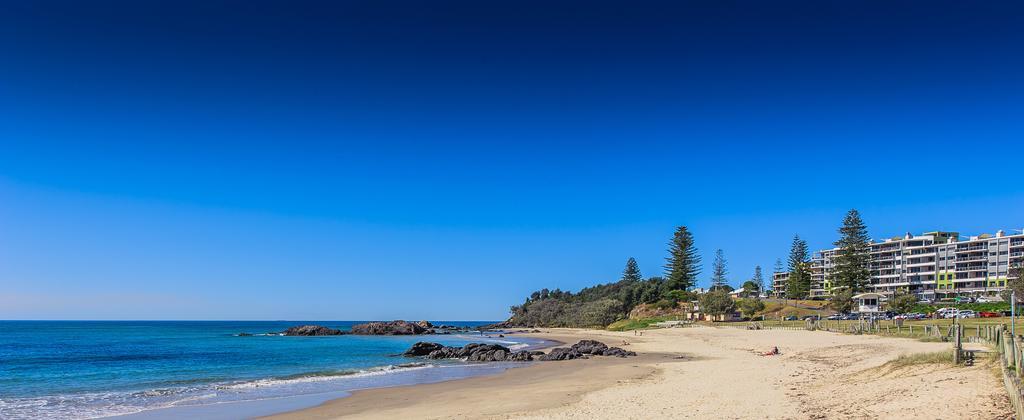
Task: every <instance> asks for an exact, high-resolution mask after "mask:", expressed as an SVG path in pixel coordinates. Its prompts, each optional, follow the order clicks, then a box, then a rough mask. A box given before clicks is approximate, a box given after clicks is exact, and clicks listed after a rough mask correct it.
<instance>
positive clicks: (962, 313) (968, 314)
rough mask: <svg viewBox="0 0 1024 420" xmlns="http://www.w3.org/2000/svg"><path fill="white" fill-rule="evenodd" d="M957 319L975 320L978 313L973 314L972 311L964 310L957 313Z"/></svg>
mask: <svg viewBox="0 0 1024 420" xmlns="http://www.w3.org/2000/svg"><path fill="white" fill-rule="evenodd" d="M957 317H958V318H977V317H978V313H977V312H974V311H972V310H970V309H964V310H962V311H960V312H957Z"/></svg>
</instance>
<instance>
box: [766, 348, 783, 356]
mask: <svg viewBox="0 0 1024 420" xmlns="http://www.w3.org/2000/svg"><path fill="white" fill-rule="evenodd" d="M778 354H780V353H779V348H778V347H772V349H771V350H769V351H766V352H764V353H761V355H762V356H775V355H778Z"/></svg>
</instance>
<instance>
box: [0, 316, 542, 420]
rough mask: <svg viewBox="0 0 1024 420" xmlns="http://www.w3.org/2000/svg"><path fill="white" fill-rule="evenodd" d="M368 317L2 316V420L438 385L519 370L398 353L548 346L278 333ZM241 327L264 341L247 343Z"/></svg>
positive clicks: (142, 413) (518, 340)
mask: <svg viewBox="0 0 1024 420" xmlns="http://www.w3.org/2000/svg"><path fill="white" fill-rule="evenodd" d="M358 322H361V321H287V322H285V321H281V322H278V321H273V322H270V321H0V418H2V419H39V418H61V419H65V418H71V419H76V418H97V417H107V416H115V415H135V416H136V417H141V418H145V417H146V415H147V413H161V412H165V413H167V412H173V411H167V410H168V409H172V410H173V409H178V410H183V409H186V408H188V409H196V408H197V407H198V408H202V407H204V406H210V407H213V406H220V407H229V406H234V405H238V404H239V403H247V402H258V401H276V400H280V401H287V399H288V398H292V397H300V396H315V395H321V394H322V395H329V396H331V397H336V396H339V395H343V394H338V393H339V392H344V391H351V390H355V389H362V388H369V387H380V386H394V385H404V384H414V383H426V382H437V381H441V380H446V379H454V378H460V377H466V376H473V375H480V374H487V373H494V372H497V371H500V370H504V369H507V368H508V367H510V366H511V365H510V364H471V363H465V362H458V361H441V362H438V361H427V360H422V359H410V358H404V357H401V356H399V354H400V353H401V352H403V351H405V350H406V349H408V348H409V346H411V345H412V344H413V343H415V342H416V341H436V342H441V343H444V344H448V345H463V344H465V343H469V342H480V341H492V342H499V343H502V344H504V345H506V346H510V347H513V348H521V347H525V346H529V345H534V344H538V343H537V341H536V340H532V341H531V340H529V339H525V338H522V337H514V336H510V337H509V338H497V337H481V336H478V335H476V334H465V335H460V334H453V335H433V336H415V337H377V336H336V337H284V336H279V335H276V334H268V333H272V332H277V331H282V330H284V329H285V328H287V327H290V326H294V325H300V324H318V325H325V326H328V327H332V328H339V329H343V330H345V329H348V328H349V327H351V326H352V325H353V324H355V323H358ZM440 323H443V324H448V325H463V326H476V325H481V324H486V323H489V322H455V321H442V322H440ZM241 332H246V333H251V334H254V335H253V336H251V337H244V336H238V333H241ZM306 401H316V402H320V401H317V400H316V399H315V398H314V399H307V400H306ZM225 403H228V404H225ZM250 405H251V406H252V407H256V405H252V404H250ZM286 406H287V407H289V408H290V409H293V408H295V407H294V405H292V406H289V405H287V404H278V405H263V406H262V407H265V408H262V410H263V411H254V412H246V414H245V415H241V414H240V415H239V416H240V417H245V416H248V415H255V414H271V413H272V412H273V411H280V408H278V409H274V408H273V407H286ZM266 407H269V408H266ZM159 409H163V411H161V410H159ZM154 410H155V411H154ZM207 413H212V412H207ZM240 413H242V412H240ZM220 414H221V417H226V418H232V417H236V416H233V415H230V413H228V415H224V412H223V411H221V412H220ZM150 417H152V418H159V416H157V415H155V414H154V415H153V416H150ZM170 417H174V416H170ZM207 417H212V415H209V416H207Z"/></svg>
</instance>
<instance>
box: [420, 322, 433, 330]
mask: <svg viewBox="0 0 1024 420" xmlns="http://www.w3.org/2000/svg"><path fill="white" fill-rule="evenodd" d="M416 325H419V326H421V327H423V328H425V329H428V330H429V329H431V328H434V324H431V323H430V321H420V322H417V323H416Z"/></svg>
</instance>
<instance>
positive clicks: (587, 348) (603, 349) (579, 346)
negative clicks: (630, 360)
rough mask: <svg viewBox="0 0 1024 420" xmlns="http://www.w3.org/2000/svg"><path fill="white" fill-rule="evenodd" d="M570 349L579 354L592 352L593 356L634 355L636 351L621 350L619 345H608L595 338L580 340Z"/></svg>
mask: <svg viewBox="0 0 1024 420" xmlns="http://www.w3.org/2000/svg"><path fill="white" fill-rule="evenodd" d="M570 349H572V350H575V351H577V352H579V353H581V354H592V355H595V356H615V357H626V356H636V352H632V351H627V350H623V349H621V348H619V347H608V345H607V344H605V343H602V342H600V341H596V340H580V342H579V343H576V344H573V345H572V347H570Z"/></svg>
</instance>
